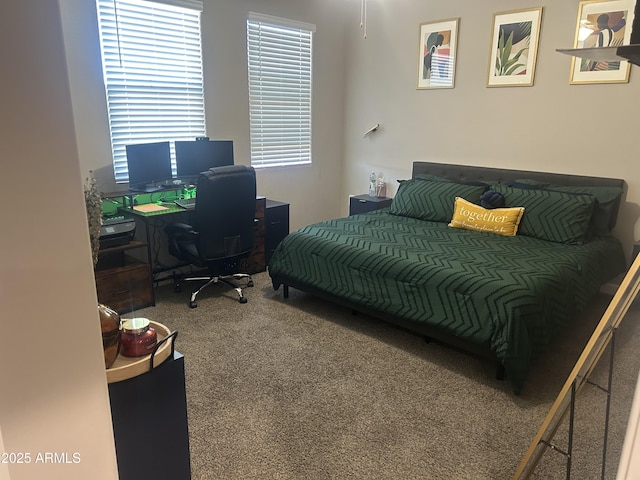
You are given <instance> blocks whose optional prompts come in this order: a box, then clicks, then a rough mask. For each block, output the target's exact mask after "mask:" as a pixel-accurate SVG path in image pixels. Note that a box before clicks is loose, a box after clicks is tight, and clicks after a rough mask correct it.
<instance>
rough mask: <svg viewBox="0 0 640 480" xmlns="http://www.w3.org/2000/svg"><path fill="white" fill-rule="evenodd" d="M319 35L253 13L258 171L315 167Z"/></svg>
mask: <svg viewBox="0 0 640 480" xmlns="http://www.w3.org/2000/svg"><path fill="white" fill-rule="evenodd" d="M314 31H315V26H314V25H310V24H306V23H302V22H296V21H293V20H288V19H283V18H278V17H272V16H267V15H261V14H257V13H253V12H250V13H249V18H248V19H247V58H248V62H247V63H248V69H249V72H248V73H249V123H250V135H251V165H252V166H254V167H256V168H259V167H273V166H283V165H299V164H307V163H311V94H312V36H313V33H314Z"/></svg>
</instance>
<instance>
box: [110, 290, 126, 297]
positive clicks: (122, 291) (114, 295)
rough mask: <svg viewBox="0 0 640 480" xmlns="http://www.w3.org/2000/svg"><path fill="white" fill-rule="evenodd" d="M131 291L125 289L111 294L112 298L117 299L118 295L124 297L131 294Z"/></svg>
mask: <svg viewBox="0 0 640 480" xmlns="http://www.w3.org/2000/svg"><path fill="white" fill-rule="evenodd" d="M130 291H131V290H129V289H125V290H117V291H115V292H111V296H112V297H117V296H118V295H123V294H125V293H129V292H130Z"/></svg>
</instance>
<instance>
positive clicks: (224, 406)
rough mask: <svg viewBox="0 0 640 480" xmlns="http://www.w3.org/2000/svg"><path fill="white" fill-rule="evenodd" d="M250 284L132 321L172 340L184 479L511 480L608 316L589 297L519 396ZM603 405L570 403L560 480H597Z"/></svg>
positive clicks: (628, 374) (160, 298)
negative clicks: (187, 456)
mask: <svg viewBox="0 0 640 480" xmlns="http://www.w3.org/2000/svg"><path fill="white" fill-rule="evenodd" d="M253 278H254V282H255V286H254V287H253V288H248V289H246V290H245V295H246V297H247V298H248V303H246V304H240V303H239V302H238V301H237V299H236V298H237V297H236V294H235V292H233V291H232V290H230V289H228V288H227V287H225V286H222V285H212V286H210V287H209V288H208V289H207V290H205V291H204V292H203V293H201V294H200V296H199V297H198V307H197V308H195V309H190V308H188V306H187V301H188V298H189V292H188V291H187V290H188V288H186V287H185V288H184V289H183V291H182V292H181V293H175V292H174V291H173V286H172V285H169V284H163V285H160V286H159V287H157V288H156V306H155V307H148V308H146V309H142V310H139V311H137V312H135V315H136V316H143V317H147V318H150V319H151V320H154V321H157V322H160V323H163V324H165V325H166V326H168V327H169V328H170V329H172V330H177V331H178V338H177V341H176V349H177V350H178V351H179V352H181V353H183V354H184V356H185V369H186V389H187V406H188V419H189V436H190V451H191V466H192V478H193V479H195V480H205V479H347V478H349V479H458V480H460V479H474V480H482V479H509V478H511V477H512V475H513V474H514V472H515V471H516V468H517V467H518V465H519V463H520V461H521V459H522V457H523V455H524V454H525V452H526V451H527V449H528V448H529V445H530V443H531V441H532V440H533V438H534V436H535V435H536V433H537V431H538V429H539V428H540V425H541V424H542V421H543V420H544V418H545V416H546V415H547V412H548V410H549V408H550V406H551V405H552V403H553V401H554V400H555V397H556V395H557V393H558V392H559V391H560V389H561V387H562V385H563V384H564V382H565V380H566V377H567V375H568V374H569V373H570V371H571V369H572V367H573V364H574V362H575V361H576V359H577V358H578V357H579V355H580V353H581V352H582V348H583V346H584V344H585V343H586V342H587V340H588V338H589V336H590V334H591V332H592V330H593V328H594V327H595V325H596V323H597V322H598V321H599V320H600V317H601V315H602V312H603V311H604V310H605V309H606V307H607V305H608V302H609V301H610V297H606V296H604V295H602V296H600V297H598V298H597V299H596V301H595V302H594V303H593V305H592V307H591V308H590V309H589V311H588V312H586V313H585V314H584V315H582V316H581V317H580V318H578V319H576V322H575V323H574V324H572V325H571V327H570V328H568V329H567V331H566V332H565V333H564V334H563V335H561V336H560V337H559V338H558V339H557V341H555V342H554V344H553V345H551V347H550V348H549V351H548V354H547V355H546V356H545V357H544V358H541V359H539V360H538V361H537V363H536V364H535V366H534V369H533V371H532V372H531V373H530V376H529V378H528V381H527V383H526V385H525V387H524V389H523V391H522V393H521V394H520V395H519V396H515V395H513V393H512V392H511V389H510V387H509V384H508V382H506V381H499V380H496V379H495V365H494V364H493V363H491V362H489V361H487V360H483V359H480V358H476V357H474V356H471V355H468V354H465V353H462V352H460V351H457V350H454V349H451V348H448V347H446V346H443V345H440V344H437V343H433V342H432V343H427V342H425V341H424V339H422V338H420V337H418V336H415V335H413V334H410V333H408V332H405V331H403V330H400V329H398V328H395V327H393V326H391V325H389V324H387V323H384V322H381V321H378V320H375V319H373V318H370V317H367V316H365V315H353V314H352V312H351V311H350V310H349V309H345V308H343V307H340V306H337V305H334V304H331V303H327V302H325V301H322V300H320V299H318V298H315V297H313V296H310V295H308V294H305V293H303V292H299V291H297V290H294V289H292V290H291V292H290V293H291V294H290V298H288V299H283V298H282V291H281V290H280V291H274V290H273V287H272V286H271V283H270V279H269V276H268V274H267V273H260V274H257V275H255V276H254V277H253ZM636 311H637V309H636V308H635V307H634V308H632V309H631V310H630V311H629V313H628V314H627V317H628V318H625V321H623V323H622V326H621V328H620V329H619V333H618V335H617V341H616V362H615V368H614V384H613V395H612V409H611V420H610V426H609V442H608V446H607V462H606V476H605V478H615V471H616V469H617V464H618V460H619V455H620V451H621V447H622V441H623V438H624V434H625V428H626V422H627V418H628V414H629V409H630V405H631V396H632V395H633V391H634V388H635V383H636V378H637V374H638V371H639V369H640V358H638V355H636V354H635V352H637V351H638V346H639V344H640V327H639V326H638V325H637V322H636V321H635V318H636V316H637V312H636ZM124 317H128V315H124ZM600 363H601V365H599V366H598V368H596V371H595V372H594V375H593V377H594V378H596V379H597V380H598V381H599V382H602V383H603V385H606V372H608V362H600ZM605 399H606V394H605V393H603V392H602V391H601V390H600V389H599V388H597V387H592V386H587V387H586V388H584V389H583V390H582V391H581V392H580V395H579V396H578V401H577V411H576V412H577V413H576V430H575V431H576V434H575V450H574V456H573V461H572V473H573V475H572V478H580V479H589V478H600V471H601V470H600V469H601V467H600V465H601V463H602V441H601V438H602V431H603V425H604V410H603V405H604V401H605ZM565 430H566V429H564V428H561V429H560V430H559V432H558V434H557V438H558V440H560V441H563V440H565V438H563V437H566V434H565V433H564V431H565ZM565 465H566V458H565V457H564V456H562V455H561V454H559V453H557V452H554V451H551V450H548V451H547V453H545V455H544V457H543V459H542V461H541V462H540V464H539V465H538V467H537V469H536V472H535V473H534V476H533V478H544V479H552V478H559V479H564V478H566V469H565Z"/></svg>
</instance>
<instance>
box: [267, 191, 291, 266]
mask: <svg viewBox="0 0 640 480" xmlns="http://www.w3.org/2000/svg"><path fill="white" fill-rule="evenodd" d="M264 219H265V232H264V256H265V265H269V260H271V255H273V252H274V250H275V249H276V247H277V246H278V245H279V244H280V242H281V241H282V239H283V238H284V237H286V236H287V235H288V234H289V204H288V203H285V202H278V201H277V200H269V199H267V203H266V205H265V210H264Z"/></svg>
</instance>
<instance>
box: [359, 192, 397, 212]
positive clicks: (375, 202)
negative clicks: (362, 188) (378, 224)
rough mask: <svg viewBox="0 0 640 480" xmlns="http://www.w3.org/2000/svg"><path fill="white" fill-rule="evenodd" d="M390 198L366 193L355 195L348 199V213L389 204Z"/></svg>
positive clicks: (377, 208) (376, 208)
mask: <svg viewBox="0 0 640 480" xmlns="http://www.w3.org/2000/svg"><path fill="white" fill-rule="evenodd" d="M391 200H392V199H391V198H387V197H370V196H369V195H367V194H364V195H355V196H353V197H351V198H350V199H349V215H355V214H357V213H365V212H372V211H373V210H379V209H381V208H385V207H388V206H389V205H391Z"/></svg>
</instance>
